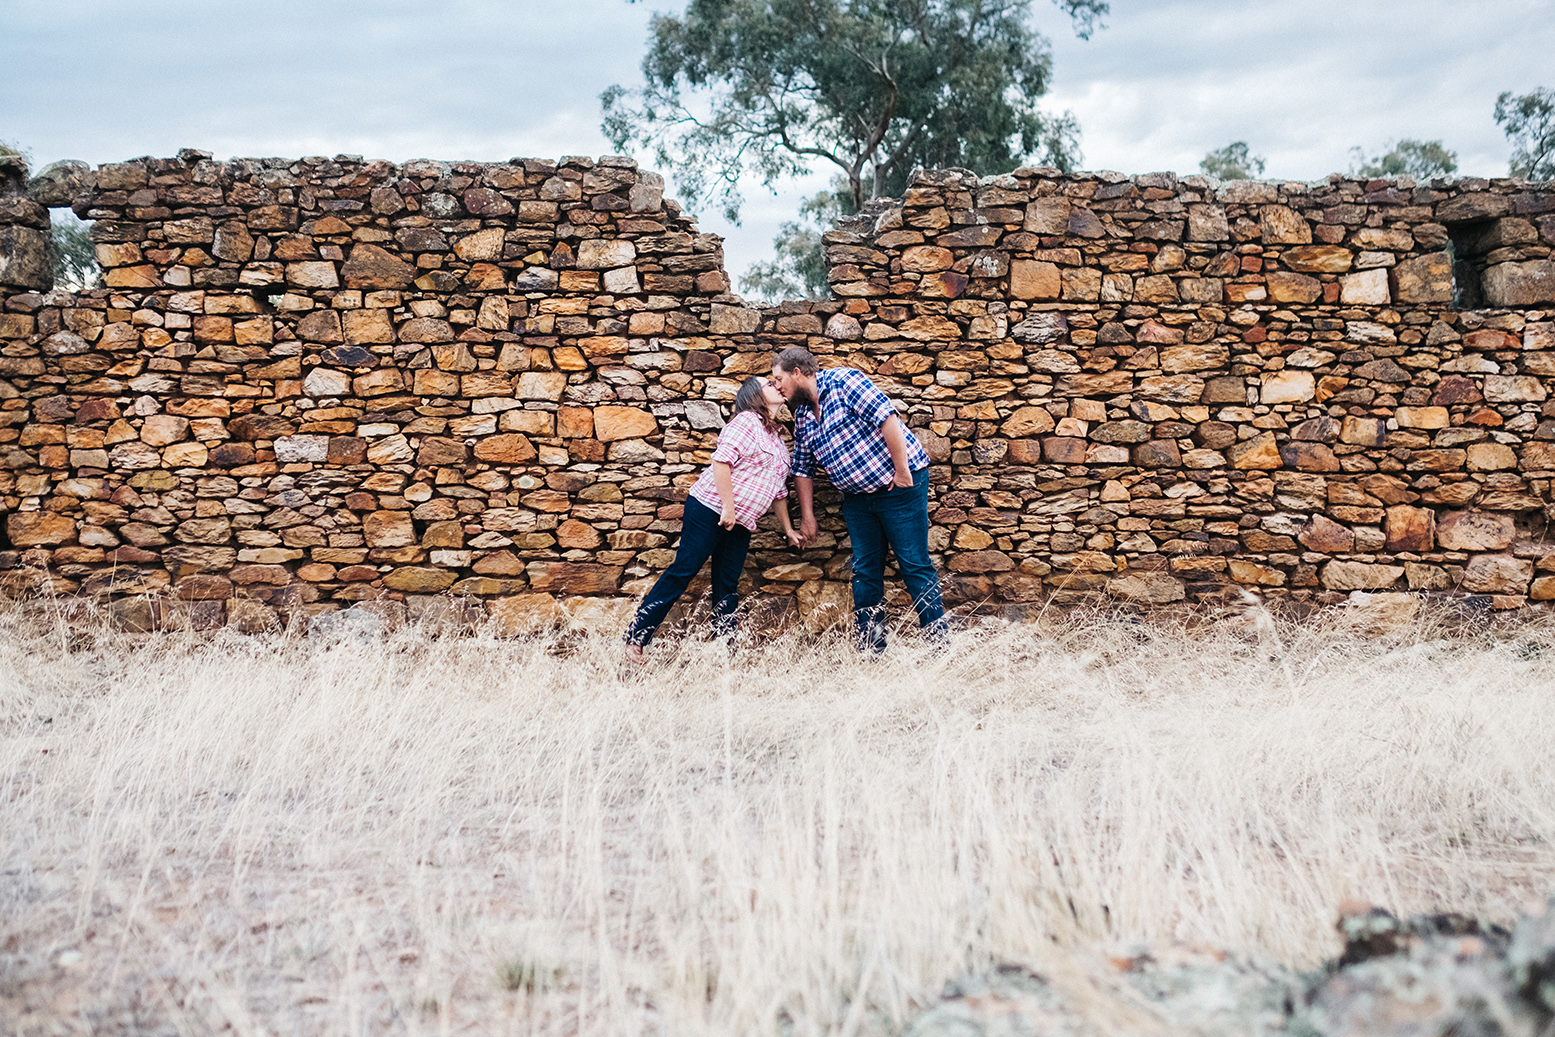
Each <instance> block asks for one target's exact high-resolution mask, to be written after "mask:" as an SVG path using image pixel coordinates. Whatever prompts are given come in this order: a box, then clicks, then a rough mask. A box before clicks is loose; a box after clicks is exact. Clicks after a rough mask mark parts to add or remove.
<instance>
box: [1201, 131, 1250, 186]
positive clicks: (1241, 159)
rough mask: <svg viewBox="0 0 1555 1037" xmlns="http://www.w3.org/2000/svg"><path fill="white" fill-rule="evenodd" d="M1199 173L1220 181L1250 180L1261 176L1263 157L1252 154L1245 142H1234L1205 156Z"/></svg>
mask: <svg viewBox="0 0 1555 1037" xmlns="http://www.w3.org/2000/svg"><path fill="white" fill-rule="evenodd" d="M1199 171H1200V172H1203V173H1207V174H1208V175H1210V176H1218V177H1220V179H1222V180H1252V179H1254V178H1255V177H1260V176H1262V175H1263V156H1262V155H1254V154H1252V149H1251V148H1249V147H1248V146H1247V141H1245V140H1234V141H1232V142H1231V143H1230V144H1227V145H1226V146H1225V147H1223V148H1221V149H1219V150H1218V151H1211V152H1210V153H1209V154H1207V155H1205V156H1204V158H1203V159H1202V160H1200V162H1199Z"/></svg>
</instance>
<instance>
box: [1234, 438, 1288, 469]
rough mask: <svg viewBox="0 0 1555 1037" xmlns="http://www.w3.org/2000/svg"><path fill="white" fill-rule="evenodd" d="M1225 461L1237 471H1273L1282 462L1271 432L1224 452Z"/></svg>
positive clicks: (1244, 441) (1278, 448)
mask: <svg viewBox="0 0 1555 1037" xmlns="http://www.w3.org/2000/svg"><path fill="white" fill-rule="evenodd" d="M1225 455H1226V460H1228V461H1230V462H1231V467H1232V468H1236V469H1239V470H1244V471H1245V470H1248V469H1274V468H1279V467H1281V466H1282V465H1283V464H1284V462H1283V461H1282V460H1281V458H1280V447H1279V443H1278V442H1277V441H1276V440H1275V438H1274V433H1273V432H1263V433H1260V434H1258V435H1256V436H1254V437H1253V438H1252V439H1247V440H1243V441H1242V442H1240V443H1237V444H1236V445H1234V446H1231V447H1227V448H1226V450H1225Z"/></svg>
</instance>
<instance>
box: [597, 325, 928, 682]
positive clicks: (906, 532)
mask: <svg viewBox="0 0 1555 1037" xmlns="http://www.w3.org/2000/svg"><path fill="white" fill-rule="evenodd" d="M785 404H786V405H787V406H788V408H789V411H790V413H792V414H793V417H794V432H793V441H794V449H793V455H792V457H790V455H789V450H788V447H787V445H786V444H785V443H784V442H783V435H782V433H783V426H782V425H781V424H780V423H779V421H778V414H779V413H780V412H781V410H782V408H783V406H784V405H785ZM817 465H819V466H820V467H821V468H824V469H825V470H826V475H827V477H828V478H829V479H830V480H831V483H832V485H833V486H835V487H836V488H837V489H838V490H839V491H840V492H841V493H842V518H843V521H844V522H845V523H846V524H847V527H848V540H849V541H850V543H851V544H852V550H853V621H854V638H855V642H856V643H857V645H858V647H859V650H860V651H862V652H864V653H865V654H866V655H879V654H880V653H881V652H883V651H885V646H886V627H885V605H884V598H885V560H886V551H887V549H888V548H889V549H890V551H891V552H892V553H893V554H894V555H895V556H896V566H897V569H898V570H899V571H900V572H901V574H902V580H903V582H905V583H906V584H907V591H908V593H909V594H911V595H912V600H913V606H914V608H916V609H917V612H918V623H919V625H920V626H921V627H922V628H923V630H924V632H925V634H927V635H928V636H929V638H930V639H932V640H933V641H935V642H936V643H938V644H941V645H943V644H944V643H945V641H946V637H947V635H946V625H945V607H944V603H943V602H942V600H941V597H940V585H939V573H938V572H936V571H935V569H934V562H933V561H932V560H931V559H930V558H929V455H928V453H927V452H926V451H925V450H924V449H923V444H921V443H919V442H918V437H917V436H915V435H913V433H912V430H911V429H909V428H908V427H907V425H906V423H905V422H903V421H902V419H901V417H900V416H899V415H898V414H897V412H896V405H895V404H893V403H892V402H891V398H890V397H888V396H887V395H886V394H885V393H883V392H881V391H880V389H879V388H877V387H876V386H875V383H874V382H872V381H870V379H869V376H868V375H866V374H865V373H864V372H863V371H859V370H855V369H854V368H851V367H829V368H826V369H825V370H821V369H819V367H818V366H817V364H816V362H815V357H814V355H812V354H811V353H810V351H809V350H808V349H805V348H803V347H801V346H790V347H789V348H787V349H785V350H783V351H782V352H780V353H778V354H777V355H776V356H775V357H773V359H772V374H771V377H770V378H762V377H760V376H753V377H751V378H748V379H746V381H745V384H744V385H742V386H741V387H740V391H739V393H738V394H737V395H736V396H735V398H734V416H733V417H732V418H730V419H729V423H728V424H726V425H725V426H724V427H723V431H721V432H720V433H719V434H718V447H717V449H716V450H714V451H713V457H712V464H710V465H709V466H708V468H707V470H706V471H704V472H703V473H702V475H701V477H700V478H698V479H697V481H696V483H695V484H694V485H693V486H692V487H691V492H690V493H689V494H688V495H687V497H686V507H685V514H684V516H683V518H682V520H681V534H680V545H679V547H677V548H676V551H675V560H674V562H672V563H671V564H670V567H669V568H668V569H666V570H664V574H663V575H662V576H660V577H659V579H658V582H657V583H655V584H654V585H653V589H652V590H650V591H649V592H648V594H647V595H646V596H645V597H644V598H643V600H642V602H641V604H639V605H638V607H637V613H636V615H635V616H634V617H633V619H632V622H631V624H630V625H629V626H628V627H627V629H626V657H627V658H628V659H629V660H631V661H632V662H637V663H640V662H642V661H643V660H644V654H645V650H646V648H647V646H648V643H649V642H650V641H651V640H652V639H653V635H654V632H655V631H657V630H658V628H659V625H660V624H661V623H663V622H664V617H665V616H666V615H667V614H668V613H669V610H670V608H671V607H672V606H673V605H674V604H675V602H677V601H679V600H680V597H681V595H682V594H684V593H685V592H686V587H687V586H689V585H690V583H691V580H692V578H693V577H695V576H696V574H697V573H699V572H701V570H702V566H703V565H706V564H708V563H711V565H712V596H713V618H712V623H713V633H714V634H715V636H720V637H727V636H729V635H730V634H732V633H733V632H734V629H735V624H736V622H737V616H738V612H737V609H738V607H739V603H740V598H739V584H740V573H741V571H742V570H743V569H744V568H745V555H746V552H747V551H748V550H749V548H750V537H751V533H753V532H754V531H755V529H756V523H757V521H758V520H759V519H760V518H761V516H762V515H763V514H765V513H766V512H767V511H768V510H769V509H770V510H771V511H772V512H773V513H774V514H775V515H777V517H778V521H779V522H780V523H781V524H782V528H783V535H784V536H785V537H786V538H787V540H788V542H789V544H790V545H791V546H792V547H794V548H796V549H798V550H804V549H805V548H807V547H809V546H810V544H812V543H814V542H815V539H816V532H817V527H816V521H815V504H814V492H815V491H814V482H813V478H814V472H815V469H816V466H817ZM790 476H792V478H793V481H794V488H795V490H796V491H797V494H798V497H799V528H798V529H797V530H796V529H795V528H794V526H793V522H792V519H791V518H790V516H789V510H788V480H789V478H790Z"/></svg>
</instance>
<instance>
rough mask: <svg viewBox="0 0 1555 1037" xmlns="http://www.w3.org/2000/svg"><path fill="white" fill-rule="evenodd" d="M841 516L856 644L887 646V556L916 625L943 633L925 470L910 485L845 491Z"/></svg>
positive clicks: (873, 649)
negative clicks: (848, 549) (848, 545)
mask: <svg viewBox="0 0 1555 1037" xmlns="http://www.w3.org/2000/svg"><path fill="white" fill-rule="evenodd" d="M842 518H843V521H844V522H846V523H847V524H848V539H849V540H851V541H852V542H853V621H854V635H855V637H857V639H858V646H859V648H860V649H861V650H863V651H866V652H880V651H883V650H884V649H885V606H884V605H883V604H882V602H883V601H884V599H885V554H886V548H887V547H889V548H890V549H891V552H892V553H893V554H895V555H896V567H897V569H899V570H900V571H901V574H902V581H903V582H904V583H906V584H907V592H908V593H909V594H911V595H912V603H913V607H914V608H915V609H917V610H918V625H919V626H921V627H922V628H923V629H924V631H925V632H926V633H928V634H929V636H930V637H931V638H934V639H935V640H943V639H944V637H945V605H944V602H943V601H942V600H941V599H940V589H939V573H938V572H936V571H935V569H934V563H933V562H932V561H930V560H929V470H928V469H927V468H923V469H920V470H919V471H916V472H914V473H913V479H912V486H910V487H909V486H892V487H891V488H889V489H885V490H877V491H876V492H874V493H844V494H843V495H842Z"/></svg>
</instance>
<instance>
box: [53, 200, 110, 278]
mask: <svg viewBox="0 0 1555 1037" xmlns="http://www.w3.org/2000/svg"><path fill="white" fill-rule="evenodd" d="M51 215H52V226H51V228H50V231H49V259H50V260H51V261H52V262H53V264H54V286H55V287H56V288H64V289H67V290H69V291H73V292H79V291H81V290H82V289H86V288H95V287H97V284H98V281H99V279H100V278H101V277H102V268H101V267H99V266H98V265H97V248H96V246H94V245H93V244H92V236H91V224H89V223H84V222H82V221H81V220H78V219H76V218H75V216H73V215H71V214H70V210H68V209H55V210H53V212H52V214H51Z"/></svg>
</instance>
